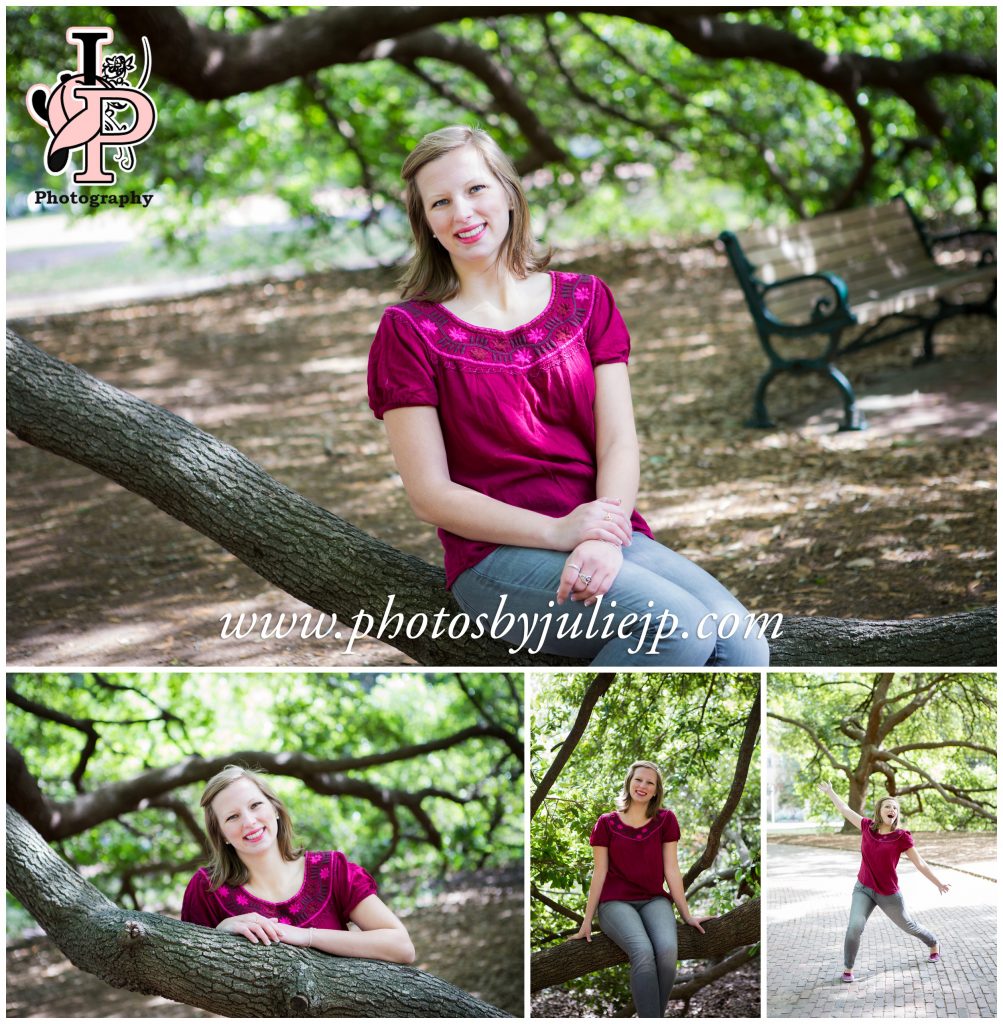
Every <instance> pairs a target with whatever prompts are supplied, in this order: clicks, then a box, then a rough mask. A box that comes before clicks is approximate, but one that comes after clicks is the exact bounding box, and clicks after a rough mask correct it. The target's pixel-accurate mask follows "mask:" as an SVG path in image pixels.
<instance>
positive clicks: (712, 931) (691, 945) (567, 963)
mask: <svg viewBox="0 0 1003 1024" xmlns="http://www.w3.org/2000/svg"><path fill="white" fill-rule="evenodd" d="M704 929H705V931H706V934H705V935H701V934H700V933H699V932H698V931H696V930H695V929H693V928H688V927H685V926H682V927H680V929H679V959H680V960H717V959H720V958H721V957H723V956H725V955H727V954H728V953H730V952H731V951H732V950H733V949H735V948H736V947H738V946H748V945H751V944H752V943H754V942H758V941H759V900H758V898H757V899H752V900H749V901H748V902H747V903H743V904H742V905H741V906H740V907H736V908H735V909H734V910H732V911H730V912H729V913H727V914H725V915H724V916H723V917H717V918H714V919H713V920H711V921H705V922H704ZM626 960H627V954H626V953H624V951H623V950H622V949H620V947H619V946H618V945H616V943H615V942H613V940H612V939H610V938H608V937H607V936H605V935H602V934H601V933H599V932H593V933H592V941H591V942H585V941H584V940H583V939H574V940H569V941H568V942H562V943H560V944H559V945H557V946H550V947H549V948H547V949H541V950H540V951H539V952H537V953H533V954H532V956H531V957H530V960H529V969H530V978H529V987H530V989H531V990H532V991H533V992H536V991H538V990H539V989H541V988H549V987H550V986H551V985H562V984H563V983H564V982H566V981H570V980H571V979H572V978H580V977H582V975H585V974H591V973H592V972H593V971H599V970H602V969H603V968H604V967H612V966H613V965H614V964H622V963H625V962H626Z"/></svg>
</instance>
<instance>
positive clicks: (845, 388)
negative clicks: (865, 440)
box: [824, 363, 867, 431]
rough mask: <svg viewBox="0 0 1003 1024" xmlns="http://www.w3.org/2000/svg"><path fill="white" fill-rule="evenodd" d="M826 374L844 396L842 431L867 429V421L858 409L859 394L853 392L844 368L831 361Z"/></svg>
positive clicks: (840, 426) (840, 427)
mask: <svg viewBox="0 0 1003 1024" xmlns="http://www.w3.org/2000/svg"><path fill="white" fill-rule="evenodd" d="M824 372H825V373H826V375H827V376H828V377H829V378H830V379H831V380H832V381H833V382H834V383H835V385H836V387H838V388H839V391H840V394H841V395H842V396H843V422H842V423H840V425H839V429H840V431H844V430H866V429H867V421H866V420H865V419H864V417H863V416H862V415H861V413H860V411H859V410H858V409H857V396H856V395H855V394H854V392H853V385H852V384H851V383H850V381H849V380H848V378H847V376H846V374H845V373H843V372H842V370H839V369H837V368H836V367H835V366H833V365H832V364H831V363H830V364H829V365H828V366H827V367H826V368H825V370H824Z"/></svg>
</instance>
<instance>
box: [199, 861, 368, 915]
mask: <svg viewBox="0 0 1003 1024" xmlns="http://www.w3.org/2000/svg"><path fill="white" fill-rule="evenodd" d="M375 892H376V883H375V882H374V881H373V879H372V876H371V875H370V874H369V872H368V871H366V870H365V868H361V867H359V865H358V864H353V863H352V862H351V861H350V860H348V858H347V857H346V856H345V855H344V854H343V853H339V852H338V851H337V850H328V851H326V852H324V853H307V854H306V868H305V870H304V872H303V885H302V886H301V887H300V890H299V892H298V893H296V895H295V896H292V897H291V898H290V899H288V900H283V902H281V903H269V902H268V900H263V899H259V898H258V897H257V896H254V895H253V894H252V893H250V892H248V891H247V889H245V888H244V887H243V886H242V885H221V886H220V887H219V888H218V889H216V890H215V892H210V891H209V873H208V872H207V871H206V869H205V868H199V869H198V871H196V872H195V874H194V876H193V877H192V880H191V881H190V882H189V883H188V888H187V889H185V897H184V900H183V901H182V904H181V920H182V921H189V922H191V923H192V924H202V925H205V926H206V927H207V928H215V927H216V925H218V924H219V923H220V921H222V920H224V919H225V918H227V917H237V916H239V915H240V914H250V913H258V914H261V915H262V916H264V917H277V918H278V919H279V923H280V924H291V925H295V926H296V927H298V928H330V929H332V930H334V931H347V930H348V917H349V914H351V912H352V911H353V910H354V909H355V908H356V907H357V906H358V905H359V904H360V903H361V902H362V901H363V900H364V899H365V898H366V897H367V896H372V895H373V894H374V893H375Z"/></svg>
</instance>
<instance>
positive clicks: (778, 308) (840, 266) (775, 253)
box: [720, 198, 996, 430]
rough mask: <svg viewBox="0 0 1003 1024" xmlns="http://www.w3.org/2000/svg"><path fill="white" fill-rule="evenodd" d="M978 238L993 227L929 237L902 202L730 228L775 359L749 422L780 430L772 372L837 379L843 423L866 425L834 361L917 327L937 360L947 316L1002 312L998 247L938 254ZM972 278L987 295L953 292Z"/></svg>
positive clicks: (732, 248) (724, 237) (727, 235)
mask: <svg viewBox="0 0 1003 1024" xmlns="http://www.w3.org/2000/svg"><path fill="white" fill-rule="evenodd" d="M978 235H988V236H990V237H991V238H992V239H993V240H995V231H991V230H990V229H988V228H979V229H971V230H966V229H962V230H959V231H952V232H948V233H945V234H941V235H933V234H928V233H927V232H926V230H925V229H924V227H923V225H922V224H921V223H920V222H919V220H918V219H917V218H916V216H915V215H914V213H913V212H912V210H911V209H910V207H909V205H908V203H906V201H905V200H904V199H902V198H896V199H894V200H893V201H892V202H890V203H888V204H886V205H884V206H878V207H865V208H863V209H858V210H848V211H846V212H841V213H829V214H824V215H823V216H821V217H815V218H814V219H812V220H807V221H802V222H800V223H797V224H790V225H786V226H784V227H768V228H757V229H753V230H749V231H743V232H739V233H737V234H736V233H735V232H732V231H725V232H723V233H722V234H721V236H720V239H721V241H722V242H723V243H724V247H725V250H726V251H727V253H728V258H729V259H730V260H731V265H732V268H733V269H734V271H735V274H736V275H737V277H738V281H739V284H740V285H741V286H742V291H743V293H744V295H745V300H746V302H747V303H748V306H749V311H750V312H751V313H752V319H753V321H754V323H755V325H756V330H757V332H758V334H759V340H760V342H761V343H762V346H763V348H764V349H765V351H766V355H767V358H768V359H769V367H768V369H767V370H766V372H765V373H764V374H763V375H762V377H761V378H760V380H759V384H758V386H757V387H756V393H755V398H754V400H753V414H752V419H751V420H750V421H749V426H753V427H772V426H774V424H773V423H772V422H771V420H770V417H769V414H768V413H767V411H766V389H767V388H768V387H769V385H770V382H771V381H772V380H773V378H774V377H776V376H777V375H778V374H781V373H785V372H791V373H806V372H815V373H822V374H824V375H826V376H828V377H829V378H830V379H832V380H833V381H834V382H835V383H836V386H837V387H838V388H839V390H840V392H841V394H842V398H843V408H844V418H843V422H842V424H841V425H840V428H839V429H840V430H862V429H863V428H864V427H865V426H866V424H865V423H864V421H863V418H862V417H861V415H860V413H859V412H858V410H857V407H856V395H855V394H854V391H853V387H852V385H851V384H850V382H849V380H848V379H847V377H846V375H845V374H843V373H842V371H840V370H839V369H838V368H837V367H836V366H835V365H833V364H834V363H835V361H836V360H837V359H839V358H841V357H842V356H845V355H849V354H850V353H851V352H859V351H860V350H861V349H865V348H871V347H872V346H874V345H879V344H881V343H882V342H885V341H891V340H892V339H893V338H898V337H900V336H901V335H903V334H906V333H908V332H909V331H916V330H922V332H923V355H922V356H921V357H920V359H921V360H922V361H926V360H930V359H932V358H933V355H934V352H933V331H934V328H935V327H936V326H937V324H939V323H940V322H941V321H943V320H946V319H948V318H949V317H954V316H959V315H962V314H972V313H976V314H983V315H987V316H991V317H993V318H995V316H996V256H995V245H994V244H993V247H992V248H986V249H985V250H984V251H983V252H982V253H981V254H980V256H979V258H978V263H977V264H971V263H969V264H968V265H965V266H962V267H959V268H953V269H952V268H951V267H949V266H944V265H942V264H940V263H938V262H937V261H936V259H935V257H934V252H935V249H936V248H937V246H938V245H942V244H944V243H945V242H949V241H959V240H963V239H965V238H966V237H967V236H978ZM971 282H986V283H989V284H990V287H989V290H988V293H987V294H986V296H985V297H984V298H982V299H981V300H979V301H963V302H956V301H952V300H951V299H950V298H948V295H949V294H950V293H952V292H954V290H955V289H956V288H957V287H958V286H959V285H964V284H968V283H971ZM934 304H935V305H934ZM851 328H852V329H856V328H862V330H861V331H860V332H859V333H856V332H855V333H854V336H853V337H852V339H851V340H849V341H847V342H843V340H842V338H843V333H844V331H846V330H847V329H851ZM815 336H820V338H821V340H816V341H815V342H814V343H809V345H806V344H805V341H804V339H807V338H812V337H815Z"/></svg>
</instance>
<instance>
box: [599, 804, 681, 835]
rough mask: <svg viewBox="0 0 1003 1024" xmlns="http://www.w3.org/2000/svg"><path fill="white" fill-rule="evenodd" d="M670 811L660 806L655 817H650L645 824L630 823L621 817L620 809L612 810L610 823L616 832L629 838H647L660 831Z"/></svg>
mask: <svg viewBox="0 0 1003 1024" xmlns="http://www.w3.org/2000/svg"><path fill="white" fill-rule="evenodd" d="M666 814H668V811H667V810H665V808H660V809H659V810H657V811H656V812H655V816H654V817H653V818H649V819H648V820H647V821H646V822H645V823H644V824H643V825H628V824H627V822H625V821H624V820H623V818H621V817H620V814H619V812H618V811H611V812H610V819H609V824H610V827H611V828H612V829H613V831H614V832H616V833H618V834H619V835H621V836H624V838H627V839H647V838H648V836H649V835H651V834H652V833H653V832H656V831H660V830H661V827H662V822H663V821H664V820H665V815H666Z"/></svg>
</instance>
